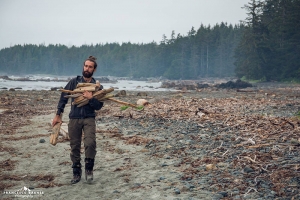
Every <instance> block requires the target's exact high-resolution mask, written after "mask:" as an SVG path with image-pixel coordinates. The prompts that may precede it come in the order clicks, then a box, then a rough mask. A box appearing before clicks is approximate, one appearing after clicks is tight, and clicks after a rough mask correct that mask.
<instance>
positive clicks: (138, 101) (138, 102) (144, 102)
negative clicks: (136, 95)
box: [136, 99, 150, 106]
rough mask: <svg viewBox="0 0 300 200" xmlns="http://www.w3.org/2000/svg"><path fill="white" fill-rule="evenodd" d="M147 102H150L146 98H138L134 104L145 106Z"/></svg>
mask: <svg viewBox="0 0 300 200" xmlns="http://www.w3.org/2000/svg"><path fill="white" fill-rule="evenodd" d="M148 104H150V103H149V101H147V100H146V99H139V100H137V102H136V105H139V106H146V105H148Z"/></svg>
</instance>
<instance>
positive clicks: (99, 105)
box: [89, 98, 103, 110]
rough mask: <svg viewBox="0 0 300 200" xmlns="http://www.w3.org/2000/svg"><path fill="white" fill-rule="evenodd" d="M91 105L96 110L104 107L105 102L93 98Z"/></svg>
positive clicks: (90, 101)
mask: <svg viewBox="0 0 300 200" xmlns="http://www.w3.org/2000/svg"><path fill="white" fill-rule="evenodd" d="M89 105H90V106H91V107H92V108H93V109H94V110H100V109H101V108H102V107H103V102H101V101H98V100H97V99H95V98H91V99H90V100H89Z"/></svg>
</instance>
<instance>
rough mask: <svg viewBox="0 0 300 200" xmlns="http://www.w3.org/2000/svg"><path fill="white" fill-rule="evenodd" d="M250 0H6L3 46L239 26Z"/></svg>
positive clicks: (0, 18) (155, 37) (2, 2)
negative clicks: (215, 26)
mask: <svg viewBox="0 0 300 200" xmlns="http://www.w3.org/2000/svg"><path fill="white" fill-rule="evenodd" d="M248 2H249V0H0V29H1V30H0V49H2V48H5V47H10V46H13V45H16V44H21V45H24V44H42V43H44V44H45V45H48V44H65V45H67V46H71V45H75V46H80V45H83V44H88V45H90V44H97V43H107V42H108V43H112V42H118V43H120V44H121V43H122V42H129V41H130V42H132V43H149V42H152V41H155V42H160V41H161V40H162V35H163V34H165V35H166V36H167V38H170V35H171V32H172V30H174V31H175V34H176V35H177V34H178V33H180V34H181V35H186V34H187V32H188V31H189V30H191V28H192V26H193V27H194V28H195V30H197V29H198V28H199V27H200V25H201V23H202V24H203V25H205V26H208V25H209V24H210V25H211V26H214V25H215V24H216V23H221V22H227V23H228V24H233V25H234V24H238V23H239V21H240V20H244V19H245V18H246V11H245V10H244V9H242V8H241V7H243V6H244V5H245V4H247V3H248Z"/></svg>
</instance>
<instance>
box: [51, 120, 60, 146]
mask: <svg viewBox="0 0 300 200" xmlns="http://www.w3.org/2000/svg"><path fill="white" fill-rule="evenodd" d="M60 117H61V118H62V114H61V115H60ZM61 124H62V122H59V123H56V124H55V125H54V126H53V128H52V133H51V134H50V144H52V145H54V146H55V145H56V144H57V140H58V135H59V132H60V127H61Z"/></svg>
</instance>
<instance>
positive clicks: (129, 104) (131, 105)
mask: <svg viewBox="0 0 300 200" xmlns="http://www.w3.org/2000/svg"><path fill="white" fill-rule="evenodd" d="M107 100H110V101H113V102H116V103H120V104H123V105H126V106H130V107H134V108H137V105H134V104H132V103H128V102H125V101H120V100H117V99H114V98H108V99H107Z"/></svg>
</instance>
